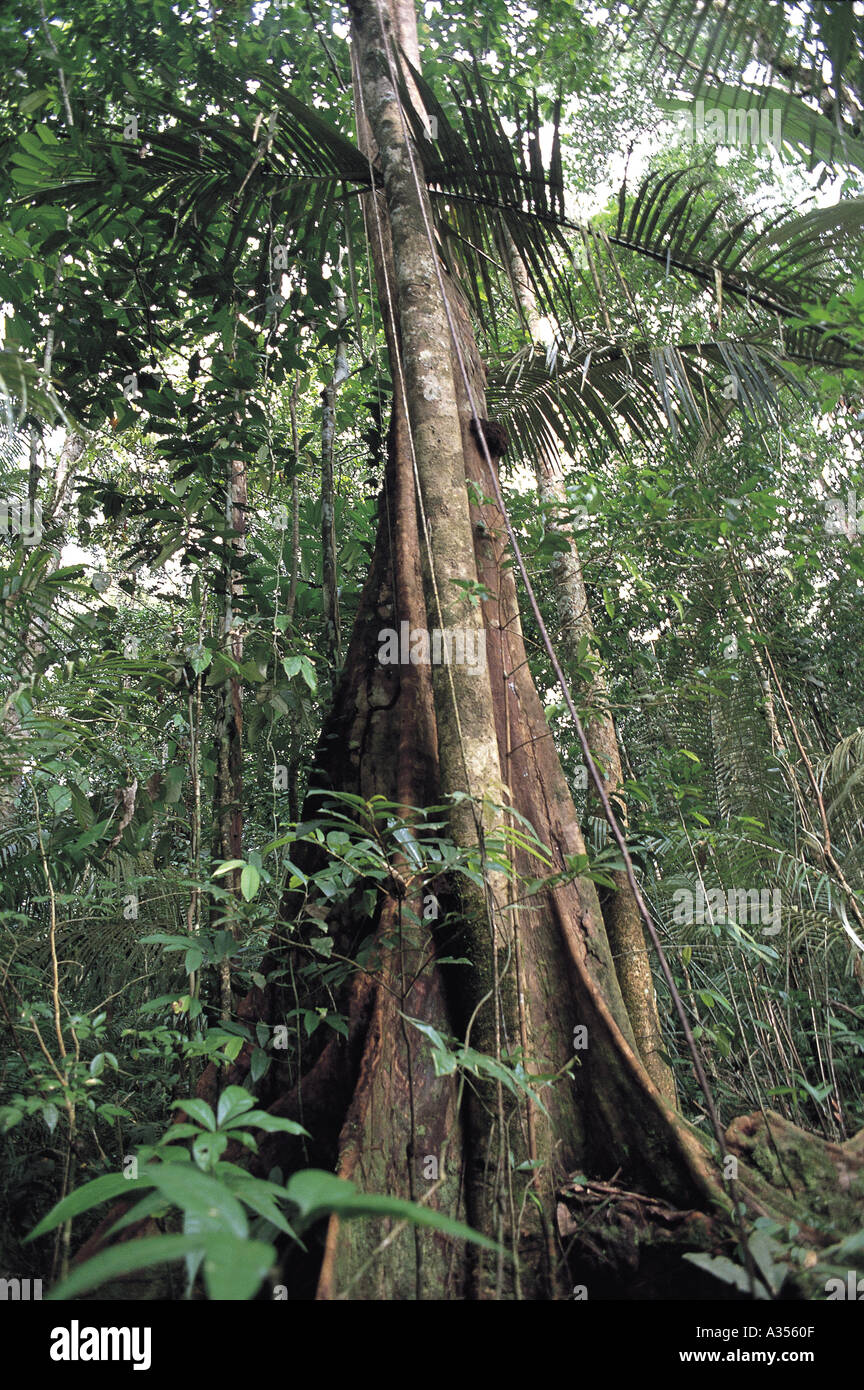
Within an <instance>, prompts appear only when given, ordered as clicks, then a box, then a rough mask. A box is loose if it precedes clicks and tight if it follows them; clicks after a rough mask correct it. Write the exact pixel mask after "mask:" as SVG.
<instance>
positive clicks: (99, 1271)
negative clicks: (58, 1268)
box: [46, 1180, 203, 1303]
mask: <svg viewBox="0 0 864 1390" xmlns="http://www.w3.org/2000/svg"><path fill="white" fill-rule="evenodd" d="M97 1181H98V1180H97ZM202 1244H203V1241H202V1238H201V1236H142V1237H141V1239H140V1240H129V1241H125V1242H124V1243H123V1244H122V1245H112V1246H110V1247H109V1249H107V1250H100V1252H99V1254H98V1255H94V1256H93V1258H92V1260H87V1261H86V1262H85V1263H84V1264H83V1265H79V1267H78V1268H77V1269H74V1270H73V1271H72V1273H71V1274H70V1275H69V1277H68V1279H64V1281H63V1283H62V1284H58V1285H57V1287H56V1288H54V1289H52V1290H51V1292H50V1293H49V1294H48V1295H47V1296H46V1297H47V1301H49V1302H53V1303H64V1302H66V1300H67V1299H70V1298H77V1297H78V1296H79V1294H82V1293H88V1292H89V1291H90V1289H96V1288H98V1287H99V1285H100V1284H104V1283H106V1282H107V1281H108V1280H109V1279H117V1278H119V1277H120V1276H121V1275H123V1274H132V1273H134V1271H135V1270H136V1269H151V1268H152V1267H153V1265H162V1264H170V1263H171V1262H172V1261H174V1260H182V1259H183V1257H184V1256H185V1255H189V1254H193V1253H194V1252H195V1251H196V1250H200V1249H201V1247H202Z"/></svg>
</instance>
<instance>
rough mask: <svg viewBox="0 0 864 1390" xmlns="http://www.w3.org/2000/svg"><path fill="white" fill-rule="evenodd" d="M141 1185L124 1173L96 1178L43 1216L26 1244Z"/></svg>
mask: <svg viewBox="0 0 864 1390" xmlns="http://www.w3.org/2000/svg"><path fill="white" fill-rule="evenodd" d="M140 1185H141V1184H140V1180H136V1179H134V1178H124V1176H123V1174H122V1173H106V1174H105V1175H104V1176H103V1177H101V1178H94V1179H93V1181H92V1182H87V1183H85V1184H84V1186H83V1187H79V1188H78V1189H77V1190H76V1191H75V1192H70V1193H69V1196H68V1197H64V1198H63V1200H62V1202H58V1203H57V1205H56V1206H55V1207H52V1209H51V1211H49V1213H48V1215H47V1216H43V1218H42V1220H41V1221H40V1222H39V1224H38V1225H37V1226H36V1227H34V1229H33V1230H32V1231H31V1232H30V1234H29V1236H26V1237H25V1243H26V1241H30V1240H35V1239H36V1238H37V1236H44V1235H45V1233H46V1231H53V1230H54V1228H55V1227H56V1226H61V1225H62V1224H63V1222H64V1221H71V1220H72V1218H73V1217H75V1216H80V1215H81V1213H82V1212H84V1211H90V1210H91V1208H92V1207H98V1206H99V1204H100V1202H110V1201H112V1200H113V1198H115V1197H119V1196H121V1194H124V1193H127V1192H130V1191H133V1190H134V1189H135V1187H136V1186H140Z"/></svg>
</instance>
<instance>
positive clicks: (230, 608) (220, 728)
mask: <svg viewBox="0 0 864 1390" xmlns="http://www.w3.org/2000/svg"><path fill="white" fill-rule="evenodd" d="M226 492H227V495H226V518H227V520H228V524H229V526H230V527H231V530H232V531H233V532H234V535H233V537H232V538H231V539H230V540H229V541H228V542H227V549H228V559H227V560H226V564H225V570H224V575H225V596H224V607H223V615H222V641H223V648H224V651H225V652H226V654H227V655H228V656H230V657H231V658H232V659H233V660H234V661H236V662H240V661H242V660H243V635H242V632H241V631H240V630H239V629H238V628H237V626H236V625H235V609H234V600H235V598H236V597H237V595H238V594H239V592H240V586H241V582H242V581H241V579H240V576H239V574H238V572H237V569H236V568H235V564H234V560H235V557H237V556H240V555H242V554H243V551H244V549H245V543H246V542H245V537H246V505H247V487H246V465H245V463H244V462H243V461H242V460H241V459H235V460H234V461H233V462H232V464H231V472H230V478H229V481H228V486H227V490H226ZM216 729H217V748H216V783H215V802H216V806H215V810H216V820H217V828H218V833H217V839H218V848H219V853H220V854H221V857H222V858H223V859H242V857H243V689H242V685H241V682H240V678H239V676H237V675H236V674H232V675H230V676H229V677H228V678H227V679H226V680H225V681H223V683H222V686H221V688H220V692H219V703H218V707H217V718H216ZM222 882H223V884H224V886H225V887H226V888H227V889H228V890H229V893H230V894H231V896H232V897H234V898H236V897H238V896H239V893H240V870H239V869H232V870H230V872H229V873H228V874H226V875H225V877H224V879H223V880H222ZM229 906H230V899H229ZM229 916H230V914H229ZM229 925H230V929H231V930H232V932H235V934H236V926H235V924H234V922H233V920H231V921H230V924H229ZM220 995H221V1012H222V1019H223V1022H227V1021H228V1019H229V1018H230V1017H231V966H230V963H229V962H228V961H227V960H225V961H223V962H222V964H221V966H220Z"/></svg>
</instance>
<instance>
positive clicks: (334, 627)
mask: <svg viewBox="0 0 864 1390" xmlns="http://www.w3.org/2000/svg"><path fill="white" fill-rule="evenodd" d="M335 298H336V316H337V320H338V323H339V326H340V327H341V325H342V322H343V320H344V319H345V300H344V298H343V296H342V295H341V294H340V293H338V292H337V293H336V296H335ZM347 375H348V363H347V361H346V359H345V345H344V343H343V342H342V340H341V338H340V340H339V342H338V343H337V344H336V358H335V362H334V364H333V376H332V377H331V379H330V381H329V382H328V384H327V385H326V386H325V388H324V390H323V391H322V393H321V401H322V411H321V546H322V557H323V558H322V579H323V594H324V624H325V628H326V632H327V647H328V650H329V653H330V660H331V661H332V663H333V665H334V666H338V665H339V664H340V662H341V660H342V624H341V621H340V617H339V575H338V559H337V546H336V490H335V480H334V476H333V452H334V448H335V444H336V398H337V396H338V395H339V387H340V386H341V384H342V382H343V381H344V380H345V378H346V377H347Z"/></svg>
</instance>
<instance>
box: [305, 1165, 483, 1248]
mask: <svg viewBox="0 0 864 1390" xmlns="http://www.w3.org/2000/svg"><path fill="white" fill-rule="evenodd" d="M285 1196H286V1198H287V1199H288V1200H289V1201H290V1202H293V1203H294V1205H295V1206H296V1207H297V1208H298V1210H299V1212H300V1215H301V1217H302V1219H303V1223H304V1225H310V1224H311V1223H312V1222H313V1221H315V1220H317V1219H318V1218H319V1217H320V1216H324V1215H327V1214H329V1213H331V1212H337V1213H338V1214H339V1216H341V1217H344V1218H345V1219H346V1220H351V1219H353V1218H354V1217H359V1216H390V1217H393V1218H394V1219H397V1220H405V1221H410V1222H411V1223H412V1224H413V1225H415V1226H430V1227H432V1228H433V1229H434V1230H438V1231H443V1232H444V1233H445V1235H450V1236H454V1237H456V1238H457V1239H459V1240H468V1241H472V1242H473V1243H474V1244H475V1245H481V1246H483V1248H484V1249H486V1250H496V1251H497V1250H498V1249H499V1247H498V1245H496V1243H495V1241H493V1240H489V1238H488V1237H487V1236H484V1235H481V1234H480V1232H479V1231H474V1230H472V1229H471V1227H470V1226H465V1225H463V1223H462V1222H461V1221H454V1220H453V1218H452V1217H450V1216H445V1215H444V1213H443V1212H440V1211H435V1210H433V1209H432V1208H430V1207H422V1206H419V1205H418V1204H417V1203H416V1202H406V1201H403V1200H402V1199H401V1198H399V1197H376V1196H364V1194H362V1193H360V1192H358V1191H357V1189H356V1187H355V1185H354V1183H353V1182H348V1181H347V1180H346V1179H345V1178H337V1177H336V1175H335V1174H334V1173H327V1172H325V1171H323V1170H322V1169H317V1168H307V1169H305V1170H304V1171H303V1172H300V1173H295V1174H294V1176H293V1177H292V1178H290V1179H289V1181H288V1182H287V1184H286V1186H285Z"/></svg>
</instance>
